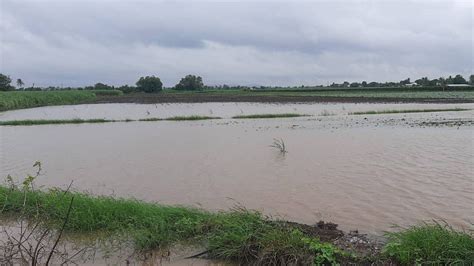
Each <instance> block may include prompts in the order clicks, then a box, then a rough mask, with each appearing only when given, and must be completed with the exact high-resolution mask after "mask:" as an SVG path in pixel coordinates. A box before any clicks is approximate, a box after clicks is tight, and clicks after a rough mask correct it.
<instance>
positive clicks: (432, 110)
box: [349, 108, 472, 115]
mask: <svg viewBox="0 0 474 266" xmlns="http://www.w3.org/2000/svg"><path fill="white" fill-rule="evenodd" d="M470 110H472V109H466V108H451V109H410V110H382V111H364V112H353V113H349V114H350V115H378V114H403V113H430V112H459V111H470Z"/></svg>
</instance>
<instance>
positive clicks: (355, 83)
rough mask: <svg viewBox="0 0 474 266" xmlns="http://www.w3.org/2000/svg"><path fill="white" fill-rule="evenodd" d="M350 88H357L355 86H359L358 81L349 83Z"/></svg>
mask: <svg viewBox="0 0 474 266" xmlns="http://www.w3.org/2000/svg"><path fill="white" fill-rule="evenodd" d="M350 87H351V88H357V87H360V83H359V82H352V83H351V85H350Z"/></svg>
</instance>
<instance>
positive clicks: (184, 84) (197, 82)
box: [174, 75, 204, 90]
mask: <svg viewBox="0 0 474 266" xmlns="http://www.w3.org/2000/svg"><path fill="white" fill-rule="evenodd" d="M174 88H175V89H176V90H202V89H203V88H204V83H203V82H202V78H201V77H200V76H194V75H187V76H186V77H184V78H182V79H181V80H180V81H179V83H178V84H176V86H175V87H174Z"/></svg>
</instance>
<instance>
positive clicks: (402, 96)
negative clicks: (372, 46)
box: [95, 90, 474, 104]
mask: <svg viewBox="0 0 474 266" xmlns="http://www.w3.org/2000/svg"><path fill="white" fill-rule="evenodd" d="M203 102H261V103H299V102H315V103H326V102H338V103H473V102H474V90H473V91H460V92H457V91H449V92H425V91H424V92H406V91H405V92H379V93H371V92H369V91H367V92H364V91H358V92H346V91H337V90H335V91H322V92H318V91H309V92H301V91H295V92H290V91H268V92H267V91H263V92H255V91H250V92H245V91H238V92H234V91H231V92H216V91H213V92H201V93H200V92H181V93H157V94H146V93H132V94H124V95H121V96H97V100H96V101H95V103H143V104H153V103H203Z"/></svg>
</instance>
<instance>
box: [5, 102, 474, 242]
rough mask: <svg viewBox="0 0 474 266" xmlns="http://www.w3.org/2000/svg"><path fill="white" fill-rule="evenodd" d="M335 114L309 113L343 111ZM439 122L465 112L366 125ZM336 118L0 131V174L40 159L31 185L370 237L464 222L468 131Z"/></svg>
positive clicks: (471, 201) (469, 175)
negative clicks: (281, 147)
mask: <svg viewBox="0 0 474 266" xmlns="http://www.w3.org/2000/svg"><path fill="white" fill-rule="evenodd" d="M211 105H212V106H213V105H214V104H211ZM127 106H128V105H127ZM137 106H138V105H137ZM170 106H171V109H173V108H174V109H177V108H178V107H176V106H173V105H170ZM307 106H308V107H305V108H310V105H307ZM334 106H336V107H334ZM334 106H332V105H324V106H323V107H321V106H317V105H314V106H313V108H314V110H317V109H318V110H320V109H328V110H332V109H334V110H336V109H341V110H342V108H341V107H342V105H340V104H339V105H338V104H335V105H334ZM344 106H345V108H346V111H345V112H348V111H352V110H350V108H349V107H348V105H347V104H344ZM374 107H375V108H374ZM68 108H72V106H69V107H68ZM76 108H82V107H76ZM126 108H128V107H126ZM126 108H125V109H126ZM137 108H138V107H137ZM197 108H198V109H199V108H204V107H197ZM285 108H293V107H285ZM365 108H368V109H372V110H374V109H376V108H378V109H382V110H384V109H393V108H392V107H387V106H385V105H370V106H368V107H367V106H366V107H365ZM425 108H430V107H429V106H427V107H425ZM431 108H432V107H431ZM211 109H213V111H214V113H215V114H214V115H221V113H224V112H221V111H220V110H219V109H218V108H214V107H212V108H211ZM402 109H403V108H402ZM24 111H25V112H26V111H31V110H24ZM191 111H192V110H191ZM191 111H190V110H188V109H185V110H183V111H182V113H179V114H180V115H183V114H187V113H186V112H191ZM264 111H266V110H264ZM283 111H286V110H282V112H283ZM244 112H245V113H263V112H262V111H257V110H251V111H249V110H247V109H246V110H244ZM298 112H299V111H298ZM317 112H319V111H317ZM111 113H112V111H111ZM228 114H229V115H233V114H231V113H228ZM16 115H17V114H16V113H15V112H12V113H4V114H3V117H8V116H9V117H14V116H16ZM57 115H60V114H59V113H58V114H57ZM169 115H175V114H174V113H173V114H171V113H170V114H169ZM18 116H21V114H18ZM166 116H168V114H167V115H166ZM222 116H224V115H222ZM440 116H446V117H448V118H449V117H451V118H452V117H466V116H472V112H467V113H466V112H452V113H442V114H440V113H437V114H428V113H426V114H409V115H406V114H398V115H388V116H372V117H369V118H368V120H369V121H371V120H373V121H375V120H376V119H378V118H375V117H391V118H393V117H398V118H400V117H403V119H404V120H403V121H405V120H406V119H408V120H409V119H426V118H427V117H437V118H438V119H443V118H440ZM347 117H348V116H330V117H324V118H323V119H315V118H295V119H274V120H245V121H243V120H239V121H233V120H227V119H224V120H220V121H186V122H148V123H147V122H131V123H113V124H84V125H61V126H30V127H0V140H1V143H0V156H1V161H0V162H1V164H0V166H1V167H0V175H1V176H6V175H7V174H14V175H17V176H23V175H25V174H26V173H28V172H30V173H31V172H32V171H33V169H32V168H31V165H32V163H33V162H34V161H36V160H40V161H41V162H42V163H43V168H44V175H43V176H41V177H40V178H39V179H38V181H39V183H40V184H41V185H45V186H67V185H68V184H69V183H70V181H71V180H74V187H75V188H76V189H78V190H87V191H90V192H92V193H100V194H107V195H118V196H124V197H135V198H139V199H143V200H147V201H158V202H160V203H165V204H184V205H194V206H202V207H204V208H208V209H226V208H230V207H232V206H233V205H235V204H236V202H238V203H239V204H242V205H244V206H246V207H247V208H252V209H259V210H262V211H264V212H265V213H268V214H272V215H273V216H278V217H282V218H286V219H291V220H295V221H299V222H305V223H314V222H315V221H316V220H319V219H324V220H330V221H333V222H336V223H339V224H340V225H341V226H342V228H343V229H346V230H348V229H355V228H358V229H360V230H362V231H365V232H370V233H380V232H382V231H383V230H387V229H388V228H389V226H390V225H392V224H399V225H408V224H413V223H416V222H418V221H420V220H423V219H432V218H436V219H445V220H446V221H448V222H450V223H452V224H454V225H455V226H468V225H469V224H470V223H472V222H474V210H473V206H474V198H473V197H474V196H473V195H474V175H473V166H472V165H474V164H473V157H474V154H473V153H474V149H473V131H472V126H467V127H461V128H459V129H457V128H450V127H445V128H420V127H414V128H411V127H406V126H403V125H391V126H386V125H383V124H380V125H378V122H377V124H376V123H375V122H373V123H372V124H369V125H367V126H351V125H356V122H357V125H361V124H363V123H364V121H367V120H366V119H365V118H364V117H363V116H362V117H358V118H352V117H351V118H350V120H348V119H349V118H347ZM48 118H49V117H48ZM114 118H115V117H114ZM2 119H3V118H2ZM400 121H402V120H400ZM376 125H377V126H376ZM274 138H282V139H283V140H284V141H285V144H286V147H287V150H288V153H286V154H284V155H282V154H281V153H280V152H279V151H277V150H275V149H274V148H271V147H269V146H270V145H271V144H272V142H273V139H274Z"/></svg>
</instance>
